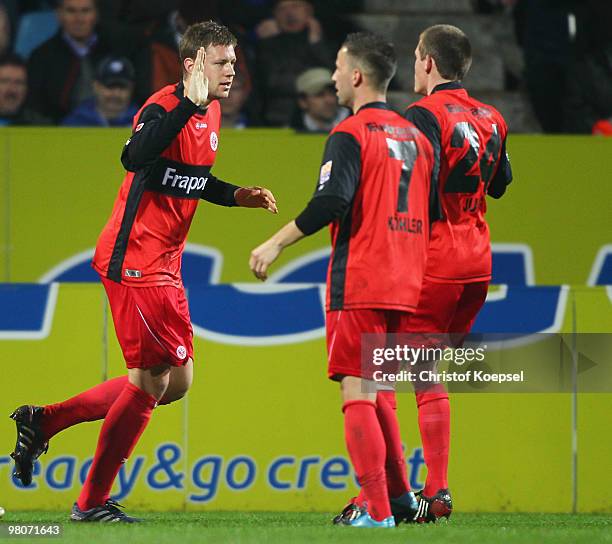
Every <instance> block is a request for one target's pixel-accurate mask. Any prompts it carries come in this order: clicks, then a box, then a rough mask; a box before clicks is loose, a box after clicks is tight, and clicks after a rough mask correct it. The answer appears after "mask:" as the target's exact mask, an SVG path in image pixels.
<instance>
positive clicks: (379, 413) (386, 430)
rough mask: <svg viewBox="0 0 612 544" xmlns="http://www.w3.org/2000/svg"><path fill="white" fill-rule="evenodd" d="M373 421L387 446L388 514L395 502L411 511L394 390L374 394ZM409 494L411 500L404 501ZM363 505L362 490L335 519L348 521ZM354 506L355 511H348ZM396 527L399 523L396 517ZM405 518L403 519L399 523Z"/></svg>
mask: <svg viewBox="0 0 612 544" xmlns="http://www.w3.org/2000/svg"><path fill="white" fill-rule="evenodd" d="M376 417H377V418H378V422H379V423H380V428H381V430H382V433H383V437H384V440H385V446H386V451H387V454H386V459H385V475H386V479H387V491H388V494H389V498H390V501H391V510H392V512H393V510H394V508H393V507H394V502H400V503H403V502H405V500H406V499H408V500H409V502H410V505H411V506H412V507H415V506H416V498H415V497H414V494H411V493H410V484H409V483H408V472H407V470H406V459H405V457H404V449H403V446H402V439H401V435H400V429H399V421H398V419H397V401H396V398H395V390H394V389H393V388H388V389H380V388H379V389H378V391H377V393H376ZM406 494H410V497H404V496H405V495H406ZM364 504H365V493H364V490H363V488H362V489H361V491H360V492H359V495H358V496H357V497H353V498H352V499H351V501H350V502H349V504H348V505H347V507H345V509H344V510H343V512H342V513H341V514H340V515H339V516H338V520H337V521H338V522H339V521H340V518H342V517H345V518H346V517H347V516H348V517H350V516H351V514H352V512H353V511H354V510H356V509H358V508H360V507H362V506H364ZM352 505H354V506H355V507H356V508H351V506H352ZM393 513H394V517H395V522H396V524H397V523H398V522H399V521H401V520H399V519H398V516H396V515H395V512H393ZM403 519H404V517H402V520H403Z"/></svg>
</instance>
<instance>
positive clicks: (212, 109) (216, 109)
mask: <svg viewBox="0 0 612 544" xmlns="http://www.w3.org/2000/svg"><path fill="white" fill-rule="evenodd" d="M208 115H209V116H210V117H209V119H210V120H211V122H214V123H215V124H216V125H217V126H219V125H220V124H221V104H220V103H219V101H218V100H213V101H212V102H211V103H210V105H209V106H208Z"/></svg>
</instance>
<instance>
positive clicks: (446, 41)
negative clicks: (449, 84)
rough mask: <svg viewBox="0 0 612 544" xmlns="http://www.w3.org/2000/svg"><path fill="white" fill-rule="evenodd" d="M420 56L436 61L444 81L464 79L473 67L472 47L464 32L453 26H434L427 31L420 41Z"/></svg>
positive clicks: (422, 34)
mask: <svg viewBox="0 0 612 544" xmlns="http://www.w3.org/2000/svg"><path fill="white" fill-rule="evenodd" d="M418 51H419V55H420V56H421V60H423V59H424V58H425V57H426V56H427V55H429V56H430V57H431V58H432V59H434V60H435V61H436V66H437V67H438V72H439V73H440V75H441V76H442V77H443V78H444V79H448V80H450V81H455V80H458V79H463V78H464V77H465V75H466V74H467V73H468V70H469V69H470V66H471V65H472V46H471V44H470V40H469V39H468V37H467V36H466V35H465V33H464V32H463V30H461V29H460V28H457V27H456V26H452V25H434V26H430V27H429V28H427V29H425V30H424V31H423V32H422V33H421V36H420V39H419V47H418Z"/></svg>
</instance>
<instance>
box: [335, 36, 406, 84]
mask: <svg viewBox="0 0 612 544" xmlns="http://www.w3.org/2000/svg"><path fill="white" fill-rule="evenodd" d="M342 47H346V50H347V52H348V54H349V55H350V56H351V57H353V59H355V60H356V61H357V62H358V63H359V64H360V67H361V69H362V70H363V72H364V74H365V75H366V77H367V78H368V79H369V81H370V83H371V85H372V87H374V88H375V89H377V90H379V91H381V92H384V91H386V90H387V87H388V85H389V81H391V79H392V78H393V76H394V75H395V71H396V70H397V56H396V54H395V48H394V47H393V44H392V43H391V42H389V41H387V40H385V39H384V38H383V37H382V36H379V35H378V34H374V33H372V32H354V33H353V34H349V35H348V36H347V37H346V40H344V43H343V44H342Z"/></svg>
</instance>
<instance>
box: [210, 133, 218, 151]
mask: <svg viewBox="0 0 612 544" xmlns="http://www.w3.org/2000/svg"><path fill="white" fill-rule="evenodd" d="M218 146H219V138H218V137H217V133H216V132H215V131H213V132H211V133H210V148H211V149H212V150H213V151H217V147H218Z"/></svg>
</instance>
